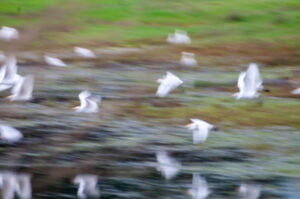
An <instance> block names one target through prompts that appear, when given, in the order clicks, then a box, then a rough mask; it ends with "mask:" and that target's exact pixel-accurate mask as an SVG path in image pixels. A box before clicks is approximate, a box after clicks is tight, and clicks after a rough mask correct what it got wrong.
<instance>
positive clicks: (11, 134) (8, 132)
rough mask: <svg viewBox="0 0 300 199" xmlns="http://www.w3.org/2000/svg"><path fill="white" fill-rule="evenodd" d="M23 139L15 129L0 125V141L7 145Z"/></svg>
mask: <svg viewBox="0 0 300 199" xmlns="http://www.w3.org/2000/svg"><path fill="white" fill-rule="evenodd" d="M22 138H23V134H22V133H21V132H20V131H18V130H17V129H15V128H13V127H10V126H6V125H0V139H1V140H3V141H5V142H7V143H15V142H18V141H20V140H21V139H22Z"/></svg>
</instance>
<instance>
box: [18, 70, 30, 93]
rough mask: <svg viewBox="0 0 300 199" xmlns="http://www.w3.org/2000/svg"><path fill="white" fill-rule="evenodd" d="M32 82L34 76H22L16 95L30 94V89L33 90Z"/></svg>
mask: <svg viewBox="0 0 300 199" xmlns="http://www.w3.org/2000/svg"><path fill="white" fill-rule="evenodd" d="M33 82H34V78H33V76H32V75H28V76H26V77H24V79H23V83H22V84H21V86H20V88H19V90H18V95H19V96H31V95H32V90H33Z"/></svg>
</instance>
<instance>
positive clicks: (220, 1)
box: [0, 0, 300, 199]
mask: <svg viewBox="0 0 300 199" xmlns="http://www.w3.org/2000/svg"><path fill="white" fill-rule="evenodd" d="M0 26H9V27H13V28H16V29H17V30H18V31H19V34H20V36H19V39H18V40H14V41H11V42H6V41H0V51H1V52H2V53H3V54H5V55H9V54H15V55H16V57H17V59H18V66H19V68H18V73H19V74H22V75H24V74H32V75H34V77H35V83H34V91H33V98H34V99H33V100H32V101H30V102H25V103H17V102H10V101H8V100H7V99H5V97H6V96H8V95H9V94H10V92H9V91H8V90H7V91H3V92H1V93H0V97H1V99H0V103H1V105H0V123H1V124H5V125H10V126H13V127H14V128H16V129H18V130H19V131H20V132H22V133H23V136H24V138H23V139H22V141H21V142H19V143H16V144H7V143H5V142H3V141H0V169H1V172H2V173H7V172H12V173H14V174H23V173H26V174H30V176H31V185H32V198H77V197H78V196H77V188H78V185H76V184H74V183H72V179H73V178H74V177H75V176H77V175H78V174H93V175H95V176H98V178H99V180H98V182H97V185H98V186H99V189H100V192H101V198H130V199H133V198H165V199H167V198H174V199H181V198H182V199H183V198H197V197H193V196H190V195H189V194H187V190H188V189H190V188H191V187H192V176H193V173H199V174H200V175H201V176H202V177H204V178H205V179H206V181H207V185H208V187H209V189H210V191H211V193H210V195H209V196H208V197H207V198H212V199H221V198H224V199H227V198H228V199H229V198H241V196H239V194H238V193H237V191H236V189H237V188H238V187H239V186H240V184H241V183H250V184H255V185H259V186H261V193H260V198H266V199H279V198H280V199H296V198H300V180H299V179H300V167H299V164H300V156H299V152H300V147H299V143H300V101H299V95H294V94H292V93H291V91H292V90H294V89H296V88H298V87H299V86H300V68H299V66H300V65H299V64H300V34H299V33H300V1H298V0H252V1H245V0H185V1H183V0H172V1H170V0H151V1H148V0H114V1H111V0H81V1H80V0H64V1H61V0H24V1H22V0H1V1H0ZM175 30H183V31H186V33H187V34H188V36H189V37H190V39H191V43H189V44H184V45H176V44H170V43H167V41H166V39H167V37H168V35H169V34H171V33H174V31H175ZM75 46H80V47H84V48H89V49H90V50H92V51H93V52H94V53H95V55H96V57H95V58H92V59H89V58H84V57H79V56H77V55H76V54H74V52H73V48H74V47H75ZM182 52H189V53H194V54H195V59H196V61H197V64H195V65H194V66H192V67H191V66H185V65H184V64H182V62H181V61H180V60H181V53H182ZM44 54H50V55H53V56H55V57H58V58H60V59H62V60H63V61H64V62H65V63H66V64H67V65H68V66H67V67H64V68H60V67H53V66H48V65H47V64H46V63H45V61H44V60H43V55H44ZM2 61H3V60H2ZM251 62H254V63H257V64H258V66H259V69H260V73H261V77H262V78H263V81H264V87H265V88H266V89H269V90H270V92H268V93H262V94H261V96H260V98H258V99H254V100H236V99H235V98H234V97H233V96H232V95H233V93H235V92H238V89H237V88H236V82H237V78H238V76H239V73H240V72H242V71H245V70H247V67H248V65H249V63H251ZM3 63H4V61H3ZM166 71H171V72H172V73H174V74H176V75H177V76H178V77H179V78H180V79H182V80H183V82H184V83H183V85H182V87H181V88H180V89H176V90H174V91H173V92H171V93H170V94H169V95H168V97H166V98H157V97H155V92H156V89H157V86H158V84H157V83H156V82H155V81H156V80H157V79H158V78H161V77H162V76H163V75H164V74H165V72H166ZM82 90H89V91H90V92H91V93H92V94H93V95H94V96H101V97H102V101H101V104H100V111H99V113H96V114H83V113H78V112H75V111H73V110H72V107H74V106H78V105H79V104H80V102H79V99H78V94H79V93H80V92H81V91H82ZM190 118H199V119H203V120H205V121H207V122H209V123H211V124H214V125H216V126H217V127H218V128H219V131H217V132H211V133H210V135H209V137H208V139H207V141H206V142H204V143H201V144H193V141H192V133H191V132H190V131H188V130H187V129H185V128H184V125H185V124H187V123H189V119H190ZM158 151H166V152H167V153H168V154H169V156H170V157H172V158H174V159H175V160H176V161H178V162H180V164H181V167H180V169H179V171H178V172H176V173H177V175H176V176H174V177H173V178H172V179H168V180H167V179H165V176H163V175H161V172H160V171H159V169H157V168H156V167H157V160H156V153H157V152H158ZM2 184H3V183H2ZM3 187H4V186H1V175H0V188H1V191H2V198H3V199H4V195H3V190H4V188H3ZM6 199H10V198H9V197H7V198H6ZM197 199H201V197H198V198H197ZM247 199H252V198H247Z"/></svg>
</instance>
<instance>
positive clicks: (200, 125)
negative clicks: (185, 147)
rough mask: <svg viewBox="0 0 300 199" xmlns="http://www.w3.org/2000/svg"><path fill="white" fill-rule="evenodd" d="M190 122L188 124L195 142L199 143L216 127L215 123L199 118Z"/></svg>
mask: <svg viewBox="0 0 300 199" xmlns="http://www.w3.org/2000/svg"><path fill="white" fill-rule="evenodd" d="M191 122H192V123H190V124H188V125H186V127H187V128H188V129H189V130H192V132H193V143H194V144H198V143H200V142H204V141H205V140H206V139H207V137H208V134H209V131H210V130H211V129H213V128H214V126H213V125H211V124H209V123H207V122H205V121H203V120H199V119H193V118H192V119H191Z"/></svg>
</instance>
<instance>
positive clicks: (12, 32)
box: [0, 26, 19, 41]
mask: <svg viewBox="0 0 300 199" xmlns="http://www.w3.org/2000/svg"><path fill="white" fill-rule="evenodd" d="M18 38H19V32H18V31H17V30H16V29H14V28H11V27H7V26H2V28H1V29H0V39H1V40H5V41H11V40H14V39H18Z"/></svg>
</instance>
